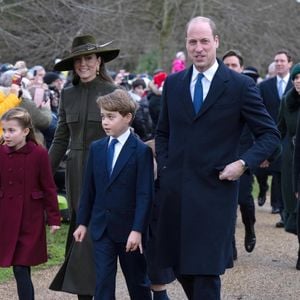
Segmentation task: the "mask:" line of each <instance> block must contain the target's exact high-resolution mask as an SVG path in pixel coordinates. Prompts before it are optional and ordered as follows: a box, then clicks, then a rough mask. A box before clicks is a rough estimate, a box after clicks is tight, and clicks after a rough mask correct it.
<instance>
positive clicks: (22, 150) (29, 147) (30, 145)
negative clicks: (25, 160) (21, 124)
mask: <svg viewBox="0 0 300 300" xmlns="http://www.w3.org/2000/svg"><path fill="white" fill-rule="evenodd" d="M36 146H37V144H36V143H34V142H32V141H29V142H27V143H26V144H25V145H24V146H23V147H22V148H20V149H18V150H15V149H14V148H12V147H8V146H7V145H4V152H5V153H7V154H12V153H21V154H28V153H30V152H32V151H33V149H34V148H35V147H36Z"/></svg>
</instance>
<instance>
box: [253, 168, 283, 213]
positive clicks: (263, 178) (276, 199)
mask: <svg viewBox="0 0 300 300" xmlns="http://www.w3.org/2000/svg"><path fill="white" fill-rule="evenodd" d="M256 178H257V182H258V185H259V196H264V195H265V194H266V192H267V190H268V174H263V173H261V174H256ZM270 202H271V206H272V207H273V208H279V210H280V212H282V210H283V200H282V195H281V173H280V172H274V173H273V174H272V182H271V201H270Z"/></svg>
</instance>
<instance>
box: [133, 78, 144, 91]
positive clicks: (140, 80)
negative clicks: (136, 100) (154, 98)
mask: <svg viewBox="0 0 300 300" xmlns="http://www.w3.org/2000/svg"><path fill="white" fill-rule="evenodd" d="M140 85H141V86H142V87H143V89H145V88H146V83H145V81H144V79H141V78H139V79H136V80H135V81H133V82H132V84H131V86H132V88H133V89H135V88H136V87H138V86H140Z"/></svg>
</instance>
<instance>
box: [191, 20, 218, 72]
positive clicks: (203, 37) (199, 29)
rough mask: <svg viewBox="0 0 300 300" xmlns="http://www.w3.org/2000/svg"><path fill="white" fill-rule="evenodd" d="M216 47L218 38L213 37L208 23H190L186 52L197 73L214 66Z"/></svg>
mask: <svg viewBox="0 0 300 300" xmlns="http://www.w3.org/2000/svg"><path fill="white" fill-rule="evenodd" d="M218 47H219V38H218V36H214V35H213V32H212V29H211V27H210V24H209V23H207V22H203V21H194V22H192V23H190V25H189V26H188V29H187V36H186V50H187V53H188V56H189V58H190V59H191V60H192V62H193V64H194V65H195V67H196V69H197V70H198V71H199V72H204V71H206V70H207V69H209V68H210V67H211V66H212V65H213V64H214V62H215V60H216V52H217V48H218Z"/></svg>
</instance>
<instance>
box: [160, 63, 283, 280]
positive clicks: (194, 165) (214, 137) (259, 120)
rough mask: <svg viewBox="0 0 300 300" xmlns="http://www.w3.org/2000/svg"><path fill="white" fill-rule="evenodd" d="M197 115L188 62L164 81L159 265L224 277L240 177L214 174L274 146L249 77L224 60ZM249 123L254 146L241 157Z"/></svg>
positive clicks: (258, 158) (274, 134) (255, 159)
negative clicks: (243, 133) (243, 135)
mask: <svg viewBox="0 0 300 300" xmlns="http://www.w3.org/2000/svg"><path fill="white" fill-rule="evenodd" d="M218 62H219V67H218V69H217V72H216V73H215V75H214V78H213V80H212V83H211V86H210V89H209V92H208V95H207V96H206V99H205V101H204V104H203V106H202V108H201V110H200V111H199V113H198V114H197V115H196V114H195V112H194V109H193V104H192V98H191V93H190V80H191V75H192V67H191V68H189V69H187V70H186V71H182V72H179V73H176V74H172V75H170V76H169V77H168V78H167V79H166V81H165V84H164V91H163V100H162V101H163V102H162V110H161V115H160V120H159V123H158V128H157V136H156V151H157V159H158V170H159V176H160V188H161V192H162V195H163V197H162V203H161V214H160V220H159V232H158V240H159V244H158V252H159V263H160V264H161V265H162V266H165V267H168V266H172V267H174V268H176V269H177V271H178V272H179V273H181V274H191V275H192V274H201V275H203V274H206V275H208V274H214V275H216V274H222V273H224V272H225V269H226V268H228V267H231V266H232V245H231V241H232V236H233V229H234V225H235V218H236V210H237V194H238V181H227V180H224V181H220V180H219V172H220V171H221V170H222V169H223V168H224V167H225V166H226V164H229V163H231V162H234V161H236V160H238V159H240V158H241V159H243V160H244V161H246V162H247V164H248V165H249V167H250V168H254V167H256V166H257V165H259V163H261V162H262V161H263V160H264V159H266V158H267V157H268V156H269V155H271V154H272V152H273V151H274V150H275V149H276V147H277V146H278V144H279V143H280V138H279V132H278V130H277V129H276V126H275V124H274V122H273V120H272V118H271V117H270V115H269V114H268V113H267V111H266V109H265V106H264V105H263V102H262V99H261V97H260V96H259V93H258V90H257V88H256V86H255V84H254V81H253V80H252V79H251V78H249V77H247V76H245V75H241V74H238V73H236V72H234V71H231V70H229V69H228V68H227V67H226V66H225V65H224V64H223V63H222V62H220V61H218ZM245 123H247V125H248V127H249V129H250V130H251V131H252V133H253V135H254V137H255V144H254V145H253V146H252V147H250V149H249V150H248V151H246V152H245V153H243V154H242V155H241V156H239V151H238V150H239V140H240V135H241V131H242V129H243V127H244V125H245Z"/></svg>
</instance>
